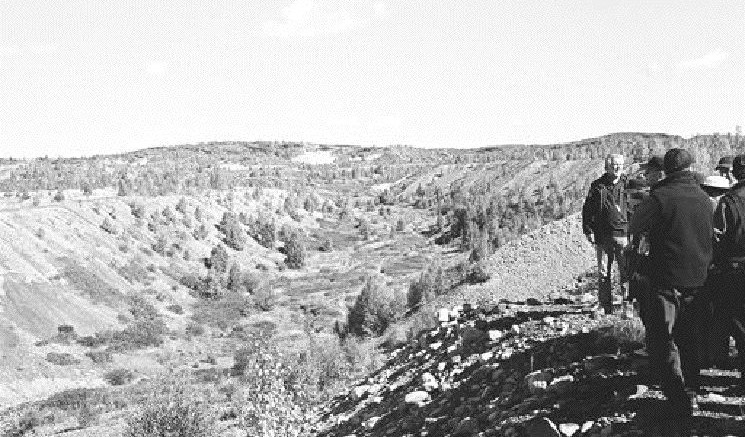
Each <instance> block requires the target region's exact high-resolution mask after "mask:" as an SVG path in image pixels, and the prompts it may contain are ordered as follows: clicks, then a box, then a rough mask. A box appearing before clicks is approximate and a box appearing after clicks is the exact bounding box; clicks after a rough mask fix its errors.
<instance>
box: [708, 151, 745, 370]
mask: <svg viewBox="0 0 745 437" xmlns="http://www.w3.org/2000/svg"><path fill="white" fill-rule="evenodd" d="M732 174H733V176H734V177H735V179H737V181H738V182H737V183H736V184H735V185H734V186H732V188H730V190H729V191H728V192H727V194H725V195H724V196H723V197H722V199H721V201H720V202H719V205H718V206H717V210H716V211H715V212H714V238H715V241H714V266H715V268H716V270H717V271H718V272H719V275H718V277H719V281H718V285H719V293H718V295H717V296H715V297H716V298H718V299H719V300H720V301H721V302H723V303H724V304H723V305H721V306H720V307H719V308H717V312H719V314H715V315H714V316H715V317H723V318H725V319H727V320H728V321H729V323H728V325H729V327H730V332H731V333H732V336H733V337H734V338H735V342H736V344H737V350H738V357H739V358H740V359H739V363H738V367H739V368H740V371H741V372H745V155H740V156H737V157H736V158H735V159H734V160H733V163H732ZM743 374H744V375H745V373H743Z"/></svg>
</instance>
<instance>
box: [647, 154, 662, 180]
mask: <svg viewBox="0 0 745 437" xmlns="http://www.w3.org/2000/svg"><path fill="white" fill-rule="evenodd" d="M664 171H665V161H664V160H663V159H662V157H661V156H653V157H651V158H649V161H647V163H646V164H645V165H644V178H645V179H646V180H647V183H648V184H649V185H654V184H656V183H657V182H659V181H660V180H661V179H662V178H664V177H665V173H664Z"/></svg>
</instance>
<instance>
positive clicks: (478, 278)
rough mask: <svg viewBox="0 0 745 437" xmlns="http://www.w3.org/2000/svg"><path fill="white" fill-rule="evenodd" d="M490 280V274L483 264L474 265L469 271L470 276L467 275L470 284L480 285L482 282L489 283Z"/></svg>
mask: <svg viewBox="0 0 745 437" xmlns="http://www.w3.org/2000/svg"><path fill="white" fill-rule="evenodd" d="M489 278H490V276H489V273H487V271H486V269H485V268H484V264H483V262H477V263H474V264H472V265H471V266H470V268H469V269H468V274H467V275H466V281H467V282H468V283H469V284H480V283H482V282H486V281H488V280H489Z"/></svg>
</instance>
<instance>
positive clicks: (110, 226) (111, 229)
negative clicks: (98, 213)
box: [101, 217, 117, 235]
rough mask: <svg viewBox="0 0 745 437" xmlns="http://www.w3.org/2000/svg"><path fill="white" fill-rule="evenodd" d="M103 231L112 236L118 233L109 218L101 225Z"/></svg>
mask: <svg viewBox="0 0 745 437" xmlns="http://www.w3.org/2000/svg"><path fill="white" fill-rule="evenodd" d="M101 229H103V230H104V231H106V232H108V233H109V234H112V235H116V232H117V231H116V226H114V223H112V222H111V220H109V218H108V217H106V218H104V219H103V223H101Z"/></svg>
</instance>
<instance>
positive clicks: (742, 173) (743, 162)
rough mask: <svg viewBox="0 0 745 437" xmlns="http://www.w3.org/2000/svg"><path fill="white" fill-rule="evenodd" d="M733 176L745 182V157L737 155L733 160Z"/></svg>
mask: <svg viewBox="0 0 745 437" xmlns="http://www.w3.org/2000/svg"><path fill="white" fill-rule="evenodd" d="M732 176H734V177H735V179H737V180H738V181H743V180H745V155H737V156H735V158H734V159H733V160H732Z"/></svg>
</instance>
